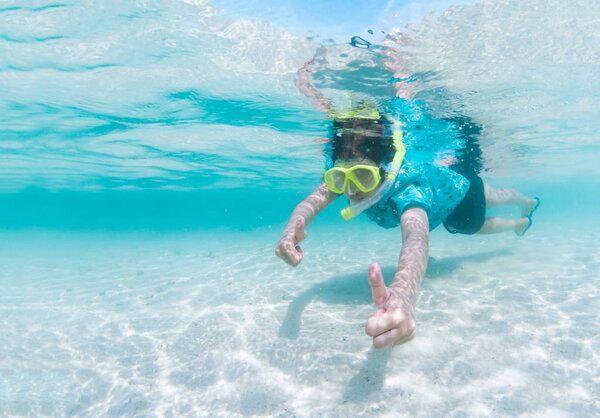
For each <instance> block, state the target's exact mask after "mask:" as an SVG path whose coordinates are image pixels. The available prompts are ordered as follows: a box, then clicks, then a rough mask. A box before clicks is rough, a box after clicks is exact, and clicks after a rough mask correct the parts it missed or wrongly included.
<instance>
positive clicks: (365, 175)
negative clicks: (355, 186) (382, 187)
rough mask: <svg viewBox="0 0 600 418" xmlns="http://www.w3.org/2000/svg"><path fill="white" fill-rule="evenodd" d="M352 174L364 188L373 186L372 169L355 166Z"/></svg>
mask: <svg viewBox="0 0 600 418" xmlns="http://www.w3.org/2000/svg"><path fill="white" fill-rule="evenodd" d="M354 176H355V177H356V180H358V182H359V183H360V185H361V186H362V187H363V188H365V189H370V188H372V187H374V186H375V176H374V175H373V171H372V170H367V169H366V168H357V169H356V170H354Z"/></svg>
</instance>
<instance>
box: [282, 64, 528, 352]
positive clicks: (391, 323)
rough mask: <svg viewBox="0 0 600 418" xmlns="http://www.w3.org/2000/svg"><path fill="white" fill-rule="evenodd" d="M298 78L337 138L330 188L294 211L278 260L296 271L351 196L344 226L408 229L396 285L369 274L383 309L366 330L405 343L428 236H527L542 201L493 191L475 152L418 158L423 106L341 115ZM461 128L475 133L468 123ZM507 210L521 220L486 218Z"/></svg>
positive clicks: (369, 108) (399, 102)
mask: <svg viewBox="0 0 600 418" xmlns="http://www.w3.org/2000/svg"><path fill="white" fill-rule="evenodd" d="M305 68H306V67H305ZM303 71H304V72H303ZM299 75H300V78H299V80H298V83H297V85H298V87H299V88H300V90H301V91H303V92H304V93H305V94H307V95H308V96H309V97H311V98H313V100H314V102H315V106H316V107H317V108H318V109H320V110H323V111H326V112H327V113H328V115H329V119H330V120H331V137H330V138H329V141H328V143H327V145H326V150H325V154H326V171H325V174H324V181H323V182H322V183H321V184H320V185H319V186H318V187H317V188H316V189H315V190H314V191H313V192H312V193H311V194H310V195H309V196H308V197H307V198H306V199H304V200H303V201H302V202H301V203H299V204H298V205H297V206H296V207H295V209H294V210H293V211H292V214H291V216H290V219H289V221H288V224H287V226H286V227H285V229H284V231H283V233H282V236H281V239H280V240H279V243H278V244H277V248H276V250H275V253H276V255H277V256H278V257H279V258H281V259H282V260H283V261H285V262H286V263H287V264H289V265H291V266H294V267H295V266H297V265H298V264H299V263H300V262H301V261H302V258H303V253H302V250H301V248H300V246H298V244H299V243H300V242H301V241H302V240H304V239H305V238H306V235H307V234H306V231H305V229H306V226H307V225H308V224H310V222H311V221H312V220H313V219H314V218H315V216H317V215H318V214H319V213H320V212H321V211H322V210H323V209H325V208H326V207H327V206H328V205H329V204H331V203H332V202H333V201H334V200H336V199H337V198H338V197H339V196H341V195H342V194H344V195H345V196H346V197H347V198H348V200H349V201H350V206H348V207H347V208H345V209H344V210H342V216H343V217H344V219H346V220H349V219H352V218H353V217H355V216H357V215H358V214H360V213H361V212H364V213H365V214H366V215H367V216H368V217H369V219H371V220H372V221H374V222H376V223H377V224H378V225H380V226H382V227H384V228H394V227H397V226H400V227H401V230H402V249H401V252H400V259H399V262H398V267H397V270H396V273H395V275H394V278H393V281H392V282H391V284H390V285H389V286H386V285H385V283H384V280H383V276H382V273H381V269H380V267H379V265H378V264H377V263H373V264H371V266H370V267H369V269H368V280H369V283H370V285H371V291H372V295H373V302H374V303H375V305H377V308H378V309H377V311H376V312H375V313H373V314H372V315H371V316H370V317H369V318H368V320H367V324H366V333H367V335H369V336H371V337H373V345H374V346H375V348H383V347H387V346H389V345H399V344H403V343H406V342H408V341H410V340H411V339H412V338H413V337H414V332H415V327H416V320H415V303H416V299H417V293H418V290H419V287H420V285H421V282H422V280H423V278H424V276H425V271H426V269H427V261H428V248H429V231H431V230H433V229H435V228H436V227H437V226H439V225H440V224H443V225H444V227H445V228H446V229H447V230H448V231H449V232H451V233H453V234H454V233H461V234H475V233H477V234H494V233H499V232H505V231H514V232H515V233H516V234H517V235H523V234H524V233H525V232H526V231H527V230H528V229H529V227H530V226H531V223H532V220H531V215H532V214H533V212H534V211H535V210H536V209H537V207H538V205H539V199H537V198H533V199H532V198H527V197H526V196H524V195H522V194H521V193H519V192H517V191H515V190H512V189H494V188H492V187H490V186H489V185H487V184H485V183H484V182H483V181H482V180H481V178H480V177H479V176H478V174H477V169H476V168H475V167H474V164H473V162H472V160H473V159H472V155H469V152H468V151H469V150H471V151H473V148H472V147H470V146H469V147H466V148H465V149H466V152H464V153H463V154H462V156H460V157H459V158H458V159H457V160H456V161H453V162H452V164H451V165H450V166H449V167H446V166H444V165H441V164H440V163H435V162H433V161H432V162H429V161H419V160H418V159H416V158H412V156H411V150H410V149H409V152H408V153H407V152H406V148H405V144H404V142H403V126H404V121H403V120H402V117H403V114H404V115H405V114H406V112H407V111H410V109H411V108H414V106H415V103H414V102H411V101H409V100H406V99H404V98H400V97H396V98H394V99H393V100H392V103H391V106H390V108H389V109H386V110H388V112H386V113H384V112H383V111H380V109H377V108H376V107H375V106H374V105H369V104H367V105H364V103H363V104H362V105H360V106H357V107H354V108H353V109H352V110H350V111H348V112H345V113H336V112H334V111H333V110H332V106H331V105H330V104H329V102H328V101H327V100H325V99H324V98H323V97H322V96H321V95H320V93H318V92H316V90H314V88H313V87H312V86H311V85H310V83H308V81H307V77H308V75H309V72H308V71H305V69H303V70H300V71H299ZM460 122H461V123H462V124H463V125H465V126H467V127H468V126H469V122H468V120H467V119H466V118H462V120H461V121H460ZM503 205H513V206H518V207H520V208H521V218H520V219H502V218H492V217H486V208H489V207H497V206H503Z"/></svg>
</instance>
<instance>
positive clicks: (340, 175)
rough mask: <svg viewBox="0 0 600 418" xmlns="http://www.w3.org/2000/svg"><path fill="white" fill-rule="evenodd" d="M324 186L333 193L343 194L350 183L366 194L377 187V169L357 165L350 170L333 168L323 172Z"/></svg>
mask: <svg viewBox="0 0 600 418" xmlns="http://www.w3.org/2000/svg"><path fill="white" fill-rule="evenodd" d="M324 177H325V184H326V185H327V187H328V188H329V190H331V191H332V192H334V193H338V194H340V193H344V192H345V191H346V189H347V188H348V184H349V182H352V184H354V185H355V186H356V188H357V189H358V190H360V191H361V192H363V193H368V192H370V191H371V190H373V189H375V188H376V187H377V186H378V185H379V181H380V180H381V175H380V174H379V167H374V166H372V165H365V164H357V165H353V166H352V167H350V168H344V167H333V168H332V169H329V170H327V171H326V172H325V176H324Z"/></svg>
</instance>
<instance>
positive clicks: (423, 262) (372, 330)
mask: <svg viewBox="0 0 600 418" xmlns="http://www.w3.org/2000/svg"><path fill="white" fill-rule="evenodd" d="M400 222H401V225H402V252H401V253H400V261H399V262H398V269H397V271H396V274H395V275H394V280H393V281H392V283H391V284H390V285H389V286H388V287H386V286H385V283H384V281H383V276H382V275H381V269H380V268H379V266H378V265H377V264H376V263H373V264H372V265H371V266H370V267H369V283H370V284H371V290H372V292H373V302H375V304H376V305H377V307H378V308H379V309H378V310H377V312H375V313H374V314H373V315H371V317H370V318H369V319H368V321H367V326H366V332H367V334H368V335H369V336H371V337H373V345H374V346H375V348H383V347H386V346H388V345H390V344H394V345H398V344H403V343H405V342H407V341H410V340H411V339H412V338H413V336H414V331H415V325H416V323H415V313H414V312H415V302H416V300H417V292H418V291H419V287H420V286H421V282H422V281H423V277H424V276H425V270H426V269H427V260H428V254H429V220H428V218H427V213H426V212H425V211H424V210H423V209H421V208H417V207H415V208H410V209H408V210H406V211H405V212H404V213H403V214H402V216H401V218H400Z"/></svg>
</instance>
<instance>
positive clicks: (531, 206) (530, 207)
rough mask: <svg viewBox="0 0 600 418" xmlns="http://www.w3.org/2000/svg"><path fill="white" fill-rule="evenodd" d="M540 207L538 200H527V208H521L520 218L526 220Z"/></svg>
mask: <svg viewBox="0 0 600 418" xmlns="http://www.w3.org/2000/svg"><path fill="white" fill-rule="evenodd" d="M539 205H540V199H538V198H537V197H534V198H533V199H529V202H528V204H527V206H524V207H523V208H521V217H523V218H526V217H528V216H530V215H531V214H532V213H533V212H534V211H535V210H536V209H537V207H538V206H539Z"/></svg>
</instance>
